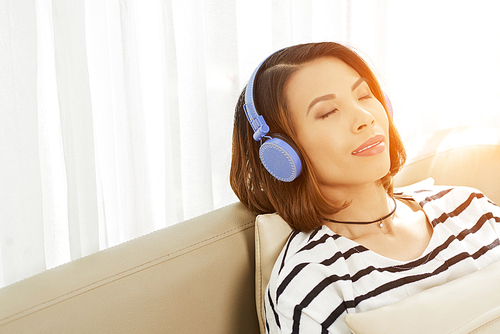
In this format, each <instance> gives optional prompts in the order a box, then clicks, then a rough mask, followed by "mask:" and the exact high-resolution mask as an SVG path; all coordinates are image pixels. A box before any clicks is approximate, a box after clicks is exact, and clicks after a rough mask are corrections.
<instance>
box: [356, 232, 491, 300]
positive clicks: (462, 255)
mask: <svg viewBox="0 0 500 334" xmlns="http://www.w3.org/2000/svg"><path fill="white" fill-rule="evenodd" d="M499 245H500V241H499V240H498V239H496V240H495V241H494V242H492V243H491V244H489V245H487V246H483V247H481V248H480V249H479V250H478V251H477V252H476V253H474V254H469V253H466V252H462V253H459V254H457V255H455V256H454V257H452V258H450V259H447V260H446V261H445V262H444V264H442V265H441V266H439V267H438V268H437V269H436V270H434V271H433V272H431V273H426V274H419V275H413V276H407V277H403V278H400V279H397V280H394V281H391V282H388V283H386V284H383V285H381V286H379V287H378V288H376V289H374V290H372V291H370V292H368V293H366V294H364V295H360V296H357V297H356V298H354V304H355V305H356V306H357V305H358V304H359V303H361V302H362V301H365V300H367V299H370V298H372V297H375V296H378V295H380V294H382V293H385V292H388V291H390V290H392V289H395V288H399V287H401V286H403V285H406V284H410V283H415V282H418V281H421V280H423V279H427V278H429V277H432V276H436V275H439V274H440V273H442V272H444V271H446V270H447V269H448V268H449V267H451V266H454V265H456V264H457V263H459V262H461V261H463V260H466V259H468V258H472V259H474V260H477V259H478V258H480V257H481V256H483V255H484V254H486V253H487V252H488V251H489V250H491V249H494V248H495V247H498V246H499Z"/></svg>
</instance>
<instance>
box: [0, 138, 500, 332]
mask: <svg viewBox="0 0 500 334" xmlns="http://www.w3.org/2000/svg"><path fill="white" fill-rule="evenodd" d="M407 149H408V155H409V156H408V161H407V164H406V166H405V168H404V169H403V171H402V172H401V173H400V174H399V175H398V177H397V179H396V184H397V185H398V186H403V185H408V184H411V183H414V182H417V181H420V180H423V179H426V178H428V177H433V178H434V180H435V183H436V184H448V185H468V186H473V187H476V188H479V189H480V190H482V191H483V192H484V193H485V194H486V195H487V196H489V197H490V198H491V199H492V200H493V201H495V202H497V203H500V184H499V182H498V180H499V179H500V178H499V172H498V167H499V166H500V131H499V129H496V128H481V129H474V128H465V129H455V130H445V131H440V132H436V133H433V134H429V135H426V136H422V137H420V138H417V139H415V140H413V141H412V142H410V143H408V145H407ZM254 222H255V216H254V215H253V214H252V213H250V212H248V211H247V210H246V209H245V208H244V207H243V206H242V205H241V204H239V203H236V204H232V205H229V206H227V207H224V208H222V209H218V210H215V211H213V212H210V213H207V214H205V215H203V216H200V217H197V218H195V219H191V220H188V221H185V222H182V223H179V224H177V225H174V226H172V227H169V228H166V229H163V230H160V231H157V232H154V233H151V234H149V235H146V236H144V237H141V238H138V239H135V240H132V241H129V242H127V243H124V244H121V245H119V246H116V247H113V248H110V249H107V250H104V251H101V252H98V253H96V254H93V255H90V256H87V257H85V258H82V259H80V260H77V261H73V262H71V263H68V264H65V265H63V266H60V267H57V268H55V269H52V270H48V271H46V272H43V273H41V274H38V275H36V276H33V277H30V278H28V279H25V280H23V281H21V282H18V283H15V284H12V285H10V286H7V287H4V288H2V289H0V333H259V331H260V329H259V322H258V317H257V306H256V296H255V294H256V293H255V291H256V288H255V286H256V279H255V277H256V270H255V268H256V258H257V262H258V261H260V258H261V256H260V255H259V256H257V257H256V256H255V242H256V238H255V223H254ZM257 239H259V238H257ZM271 240H272V238H271ZM257 241H259V242H262V241H261V240H257ZM265 242H268V243H269V242H270V241H269V240H267V241H265ZM258 247H259V249H260V244H259V243H258ZM257 264H258V265H257V268H258V272H257V286H258V285H259V283H260V280H261V276H262V275H263V273H262V272H261V271H262V266H261V265H260V263H257ZM266 270H269V269H268V268H266V269H264V271H266ZM264 274H266V273H264ZM259 290H261V287H259V286H258V288H257V291H259ZM260 299H261V298H260V295H259V293H258V296H257V300H260ZM259 308H260V306H259Z"/></svg>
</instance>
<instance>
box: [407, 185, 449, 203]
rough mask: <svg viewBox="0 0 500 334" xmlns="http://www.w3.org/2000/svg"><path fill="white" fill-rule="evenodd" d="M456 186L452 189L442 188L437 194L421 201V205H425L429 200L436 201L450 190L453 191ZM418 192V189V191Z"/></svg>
mask: <svg viewBox="0 0 500 334" xmlns="http://www.w3.org/2000/svg"><path fill="white" fill-rule="evenodd" d="M453 189H454V188H450V189H445V190H442V191H440V192H438V193H437V194H434V195H432V196H429V197H426V198H425V199H424V200H423V201H422V202H420V203H419V204H420V206H421V207H423V206H424V205H426V204H427V203H429V202H432V201H435V200H437V199H440V198H441V197H443V196H444V195H446V194H448V193H449V192H450V191H452V190H453ZM416 192H417V191H416Z"/></svg>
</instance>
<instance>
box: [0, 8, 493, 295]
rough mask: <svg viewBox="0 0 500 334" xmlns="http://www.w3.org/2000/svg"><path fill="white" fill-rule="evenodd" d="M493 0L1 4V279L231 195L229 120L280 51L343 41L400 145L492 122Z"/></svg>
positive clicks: (145, 229) (18, 276)
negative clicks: (370, 77) (383, 97)
mask: <svg viewBox="0 0 500 334" xmlns="http://www.w3.org/2000/svg"><path fill="white" fill-rule="evenodd" d="M498 13H499V6H498V5H497V1H495V0H478V1H474V2H472V1H459V0H446V1H445V0H442V1H439V0H437V1H436V0H420V1H401V0H311V1H305V0H272V1H271V0H252V1H247V0H0V286H3V285H6V284H10V283H13V282H15V281H17V280H20V279H22V278H24V277H27V276H30V275H33V274H35V273H38V272H40V271H42V270H45V269H48V268H52V267H54V266H57V265H60V264H62V263H65V262H67V261H70V260H73V259H77V258H79V257H82V256H85V255H88V254H91V253H93V252H96V251H98V250H101V249H104V248H107V247H110V246H113V245H116V244H118V243H121V242H124V241H126V240H130V239H132V238H134V237H137V236H140V235H143V234H145V233H149V232H151V231H154V230H157V229H159V228H163V227H166V226H168V225H171V224H174V223H176V222H179V221H182V220H184V219H188V218H190V217H194V216H197V215H199V214H202V213H205V212H207V211H209V210H212V209H215V208H218V207H221V206H224V205H226V204H228V203H231V202H234V201H236V198H235V196H234V194H233V193H232V191H231V189H230V187H229V181H228V177H229V164H230V158H231V133H232V118H233V111H234V105H235V102H236V99H237V97H238V95H239V92H240V91H241V89H242V88H243V86H244V85H245V84H246V81H247V80H248V77H249V76H250V74H251V72H252V71H253V69H254V67H255V66H256V65H257V64H258V63H259V62H260V61H261V60H262V59H263V58H264V57H266V56H267V55H269V54H270V53H271V52H273V51H274V50H276V49H279V48H282V47H284V46H287V45H291V44H296V43H304V42H311V41H325V40H326V41H339V42H343V43H347V44H348V45H350V46H352V47H354V48H355V49H356V50H358V51H359V52H360V53H361V54H362V56H364V57H365V58H366V59H367V60H368V61H369V62H370V63H371V64H372V65H373V66H374V67H375V69H376V71H377V73H378V74H379V75H380V78H381V81H382V83H383V85H384V87H385V89H386V91H387V92H388V94H389V95H390V96H391V99H392V102H393V104H394V109H395V116H396V123H397V125H398V126H399V129H400V131H401V134H402V135H403V138H405V139H411V138H412V137H414V136H416V135H418V134H420V133H423V132H427V131H433V130H438V129H444V128H450V127H457V126H465V125H467V126H469V125H474V126H482V125H500V110H499V105H500V82H499V80H498V78H499V77H500V20H497V16H498Z"/></svg>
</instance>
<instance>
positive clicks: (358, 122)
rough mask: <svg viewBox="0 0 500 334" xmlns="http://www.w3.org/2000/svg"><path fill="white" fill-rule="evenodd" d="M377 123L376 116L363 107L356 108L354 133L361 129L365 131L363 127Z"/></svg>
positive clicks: (353, 125)
mask: <svg viewBox="0 0 500 334" xmlns="http://www.w3.org/2000/svg"><path fill="white" fill-rule="evenodd" d="M374 124H375V117H373V115H372V114H371V113H370V112H368V111H366V110H364V109H362V108H359V107H358V108H356V112H355V115H354V120H353V124H352V131H353V132H354V133H358V132H360V131H363V129H365V128H368V127H372V126H373V125H374Z"/></svg>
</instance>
